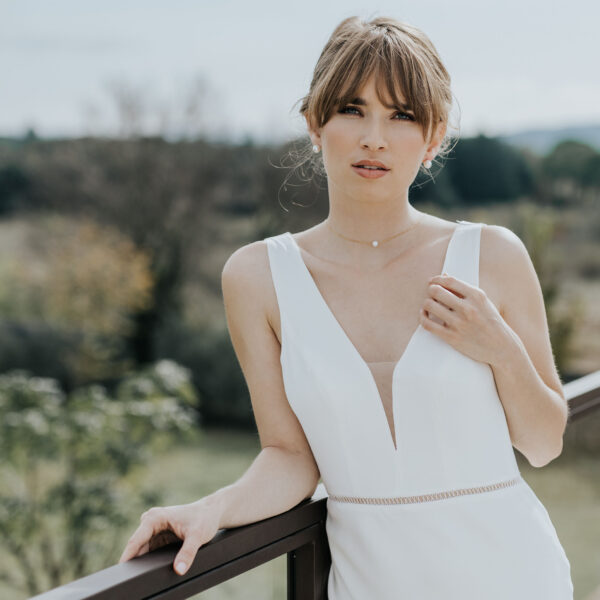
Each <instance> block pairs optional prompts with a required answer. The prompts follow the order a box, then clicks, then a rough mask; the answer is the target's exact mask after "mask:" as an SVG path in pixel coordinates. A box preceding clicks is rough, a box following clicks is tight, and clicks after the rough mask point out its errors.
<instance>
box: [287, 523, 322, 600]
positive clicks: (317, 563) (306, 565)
mask: <svg viewBox="0 0 600 600" xmlns="http://www.w3.org/2000/svg"><path fill="white" fill-rule="evenodd" d="M313 529H314V537H313V539H311V540H310V542H309V543H307V544H304V545H303V546H300V547H299V548H296V549H295V550H292V551H291V552H288V553H287V598H288V600H327V581H328V576H329V569H330V567H331V553H330V550H329V541H328V539H327V532H326V530H325V522H324V521H321V522H320V523H318V524H317V525H314V526H313Z"/></svg>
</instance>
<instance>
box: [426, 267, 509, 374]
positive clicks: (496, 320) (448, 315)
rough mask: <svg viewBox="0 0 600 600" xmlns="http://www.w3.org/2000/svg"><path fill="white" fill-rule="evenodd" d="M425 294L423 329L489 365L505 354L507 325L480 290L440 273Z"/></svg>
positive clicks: (430, 283)
mask: <svg viewBox="0 0 600 600" xmlns="http://www.w3.org/2000/svg"><path fill="white" fill-rule="evenodd" d="M427 293H428V296H427V298H426V299H425V301H424V303H423V307H422V308H421V313H420V315H419V319H420V323H421V325H422V326H423V328H424V329H427V331H430V332H431V333H435V334H436V335H437V336H439V337H440V338H442V339H443V340H444V341H445V342H447V343H448V344H450V345H451V346H453V347H454V348H456V349H457V350H458V351H459V352H462V353H463V354H465V355H466V356H469V357H470V358H473V359H474V360H477V361H481V362H487V363H489V364H490V365H493V364H495V363H496V362H497V361H498V360H499V356H500V353H501V352H503V351H504V352H506V345H507V344H508V341H507V340H508V339H510V336H507V335H506V334H507V330H506V328H507V327H508V326H507V324H506V322H505V321H504V319H503V318H502V316H501V315H500V313H499V312H498V309H497V308H496V306H495V305H494V303H493V302H492V301H491V300H490V299H489V298H488V297H487V294H486V293H485V292H484V291H483V290H482V289H481V288H478V287H475V286H473V285H470V284H468V283H466V282H465V281H461V280H460V279H456V277H452V276H451V275H447V274H445V273H444V274H443V275H436V276H435V277H432V278H431V279H430V280H429V287H428V289H427Z"/></svg>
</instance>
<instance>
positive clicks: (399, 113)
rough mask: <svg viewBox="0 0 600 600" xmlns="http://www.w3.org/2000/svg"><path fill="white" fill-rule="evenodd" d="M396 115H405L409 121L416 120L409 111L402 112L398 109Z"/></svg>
mask: <svg viewBox="0 0 600 600" xmlns="http://www.w3.org/2000/svg"><path fill="white" fill-rule="evenodd" d="M396 115H402V116H403V117H407V118H408V120H409V121H414V120H415V118H414V117H413V116H412V115H409V114H408V113H405V112H402V111H398V112H397V113H396ZM402 120H403V119H402Z"/></svg>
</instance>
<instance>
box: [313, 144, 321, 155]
mask: <svg viewBox="0 0 600 600" xmlns="http://www.w3.org/2000/svg"><path fill="white" fill-rule="evenodd" d="M312 149H313V152H314V153H315V154H318V153H319V150H320V149H321V148H319V146H317V144H315V145H314V146H313V148H312Z"/></svg>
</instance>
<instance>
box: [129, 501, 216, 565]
mask: <svg viewBox="0 0 600 600" xmlns="http://www.w3.org/2000/svg"><path fill="white" fill-rule="evenodd" d="M140 521H141V524H140V526H139V527H138V528H137V529H136V530H135V532H134V533H133V535H132V536H131V537H130V538H129V541H128V542H127V545H126V546H125V549H124V550H123V554H122V555H121V558H120V559H119V562H120V563H122V562H125V561H127V560H129V559H131V558H134V557H136V556H141V555H142V554H145V553H146V552H149V551H151V550H156V548H160V547H161V546H165V545H167V544H171V543H173V542H176V541H177V540H183V545H182V546H181V548H180V550H179V552H178V553H177V556H176V557H175V560H174V561H173V566H174V569H175V572H176V573H179V575H183V574H184V573H185V572H186V571H187V570H188V569H189V567H190V565H191V564H192V562H193V561H194V558H195V557H196V553H197V552H198V548H200V546H202V545H203V544H205V543H206V542H209V541H210V540H212V538H213V537H214V536H215V534H216V533H217V531H218V530H219V521H220V513H219V511H218V509H217V507H215V506H210V505H208V504H207V503H205V502H203V501H202V500H198V501H196V502H192V503H190V504H181V505H178V506H166V507H162V506H161V507H153V508H151V509H149V510H147V511H146V512H145V513H143V514H142V516H141V517H140Z"/></svg>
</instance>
